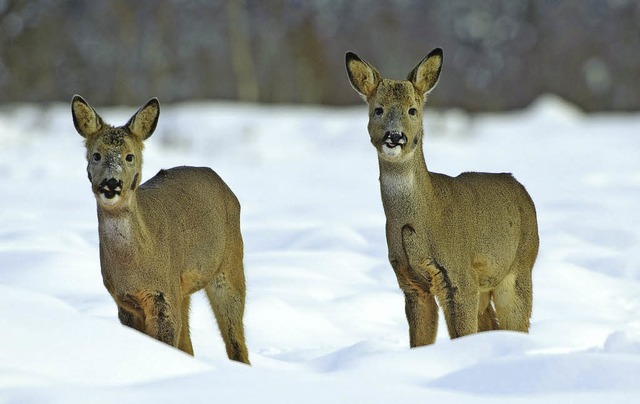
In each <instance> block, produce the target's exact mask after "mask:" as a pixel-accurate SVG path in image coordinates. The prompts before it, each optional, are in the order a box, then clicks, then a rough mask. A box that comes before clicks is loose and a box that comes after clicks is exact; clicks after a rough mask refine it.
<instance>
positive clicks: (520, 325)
mask: <svg viewBox="0 0 640 404" xmlns="http://www.w3.org/2000/svg"><path fill="white" fill-rule="evenodd" d="M515 269H519V268H515ZM531 287H532V285H531V271H530V269H527V270H520V271H513V272H511V273H509V274H508V275H507V276H506V277H505V278H504V279H503V280H502V281H501V282H500V283H499V284H498V286H497V287H496V288H495V289H494V291H493V296H494V301H495V305H496V314H497V316H498V321H499V322H500V329H502V330H511V331H521V332H529V320H530V318H531V307H532V294H531Z"/></svg>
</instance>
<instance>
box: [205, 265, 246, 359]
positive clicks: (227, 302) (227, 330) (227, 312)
mask: <svg viewBox="0 0 640 404" xmlns="http://www.w3.org/2000/svg"><path fill="white" fill-rule="evenodd" d="M225 261H226V262H223V264H222V267H221V268H220V271H218V273H217V274H216V275H215V276H214V278H213V281H212V282H211V283H209V284H208V285H207V286H205V292H206V293H207V297H208V299H209V303H210V304H211V308H212V309H213V313H214V314H215V317H216V321H217V323H218V327H219V328H220V334H222V339H223V340H224V344H225V348H226V351H227V356H228V357H229V359H231V360H235V361H238V362H244V363H247V364H248V363H249V352H248V351H247V346H246V344H245V340H244V325H243V316H244V301H245V293H246V292H245V279H244V272H243V265H242V255H241V254H240V255H239V256H235V257H230V258H227V259H226V260H225Z"/></svg>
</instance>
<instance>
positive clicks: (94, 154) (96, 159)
mask: <svg viewBox="0 0 640 404" xmlns="http://www.w3.org/2000/svg"><path fill="white" fill-rule="evenodd" d="M101 158H102V156H101V155H100V153H93V161H100V159H101Z"/></svg>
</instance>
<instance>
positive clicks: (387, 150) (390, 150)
mask: <svg viewBox="0 0 640 404" xmlns="http://www.w3.org/2000/svg"><path fill="white" fill-rule="evenodd" d="M401 152H402V147H401V146H396V147H389V146H387V144H386V143H383V144H382V154H384V155H385V156H387V157H392V158H393V157H397V156H398V155H399V154H400V153H401Z"/></svg>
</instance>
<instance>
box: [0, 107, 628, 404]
mask: <svg viewBox="0 0 640 404" xmlns="http://www.w3.org/2000/svg"><path fill="white" fill-rule="evenodd" d="M98 111H99V112H100V113H101V115H102V117H103V118H104V119H105V120H106V121H107V122H110V123H112V124H123V123H124V122H126V121H127V120H128V119H129V117H130V116H131V115H132V114H133V113H134V112H135V108H122V107H119V108H111V109H100V108H98ZM366 115H367V112H366V107H365V105H364V104H363V105H361V106H359V107H350V108H340V109H337V108H311V107H293V106H269V107H267V106H258V105H238V104H231V103H185V104H178V105H166V106H165V105H162V112H161V115H160V121H159V124H158V129H157V131H156V133H155V134H154V135H153V136H152V137H151V138H150V139H149V140H148V141H147V145H146V148H145V155H144V158H145V162H144V176H145V178H149V177H151V176H152V175H153V174H155V173H156V172H157V171H158V170H159V169H160V168H168V167H171V166H176V165H184V164H186V165H195V166H200V165H202V166H210V167H212V168H214V169H215V170H216V171H217V172H218V173H219V174H220V175H221V176H222V177H223V178H224V179H225V181H226V182H227V183H228V184H229V186H230V187H231V188H232V189H233V190H234V192H235V193H236V195H237V196H238V198H239V199H240V201H241V204H242V230H243V236H244V240H245V271H246V276H247V283H248V289H247V302H246V305H247V309H246V316H245V327H246V333H247V343H248V347H249V351H250V358H251V360H252V364H253V365H252V366H251V367H248V366H245V365H241V364H237V363H234V362H231V361H229V360H227V358H226V355H225V351H224V347H223V344H222V339H221V338H220V337H219V332H218V330H217V328H216V325H215V321H214V319H213V315H212V313H211V312H210V309H209V307H208V305H207V303H206V300H205V298H204V296H203V295H202V294H196V295H194V299H193V304H192V315H191V329H192V339H193V346H194V350H195V358H192V357H189V356H187V355H184V354H183V353H181V352H180V351H178V350H175V349H172V348H170V347H168V346H166V345H163V344H161V343H159V342H157V341H155V340H153V339H151V338H149V337H147V336H145V335H143V334H140V333H138V332H136V331H134V330H131V329H128V328H125V327H123V326H121V325H120V323H119V322H118V319H117V311H116V306H115V304H114V303H113V301H112V300H111V298H110V296H109V295H108V293H107V292H106V290H105V289H104V287H103V286H102V279H101V275H100V266H99V262H98V244H97V243H98V234H97V219H96V213H95V201H94V199H93V196H92V194H91V191H90V187H89V182H88V180H87V177H86V171H85V165H86V163H85V157H84V155H85V151H84V147H83V143H82V139H81V137H80V136H79V135H78V134H77V133H76V132H75V130H74V128H73V124H72V120H71V113H70V107H69V106H68V105H57V104H55V105H14V106H5V107H2V108H1V109H0V176H1V177H2V178H3V188H4V192H3V194H2V199H0V222H1V223H2V225H1V226H0V329H1V330H2V331H1V332H0V402H7V403H9V402H53V403H57V402H60V403H69V402H97V403H101V402H105V403H107V402H116V401H117V402H167V403H169V402H187V400H189V401H191V402H210V401H218V402H231V401H232V400H233V402H274V403H275V402H277V403H282V402H305V403H326V402H344V403H351V402H367V403H375V402H379V403H389V402H407V401H408V400H415V399H417V398H420V399H431V400H446V402H463V403H464V402H473V403H478V402H480V403H482V402H539V401H541V400H544V401H545V402H586V403H589V402H602V401H603V400H605V399H606V400H608V401H611V402H634V401H637V400H638V399H640V383H639V382H638V381H639V380H640V315H639V313H640V214H638V211H637V204H638V201H639V200H640V199H639V197H640V163H639V159H638V151H639V150H640V136H638V135H639V133H640V115H637V114H626V115H625V114H596V115H586V114H583V113H581V112H580V111H579V110H577V109H576V108H574V107H573V106H571V105H569V104H567V103H566V102H564V101H562V100H559V99H557V98H554V97H543V98H541V99H540V100H538V101H537V102H536V103H534V104H533V105H532V106H531V107H530V108H528V109H526V110H523V111H519V112H513V113H508V114H478V115H467V114H465V113H463V112H461V111H457V110H452V111H431V110H427V111H426V114H425V124H426V133H427V135H426V138H425V155H426V158H427V164H428V166H429V168H430V169H431V170H433V171H437V172H444V173H447V174H450V175H456V174H458V173H459V172H462V171H471V170H473V171H493V172H504V171H507V172H512V173H513V174H514V175H515V176H516V178H518V179H519V180H520V181H521V182H522V183H523V184H525V186H526V187H527V189H528V190H529V192H530V194H531V195H532V197H533V200H534V201H535V203H536V207H537V210H538V221H539V226H540V239H541V246H540V254H539V257H538V261H537V263H536V266H535V268H534V311H533V317H532V326H531V331H530V333H529V334H528V335H527V334H519V333H514V332H506V331H498V332H490V333H483V334H477V335H472V336H467V337H464V338H460V339H457V340H454V341H452V340H449V338H448V336H447V333H446V327H445V324H444V321H443V319H442V318H441V319H440V329H439V330H438V340H437V342H436V344H434V345H432V346H428V347H422V348H419V349H409V347H408V339H409V338H408V331H407V324H406V320H405V318H404V300H403V296H402V293H401V292H400V290H399V289H398V286H397V282H396V279H395V276H394V275H393V272H392V270H391V268H390V266H389V264H388V262H387V248H386V243H385V239H384V214H383V211H382V205H381V202H380V189H379V182H378V176H379V173H378V166H377V160H376V155H375V151H374V149H373V147H372V146H371V145H370V143H369V137H368V135H367V132H366V124H367V121H366V120H367V116H366Z"/></svg>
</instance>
